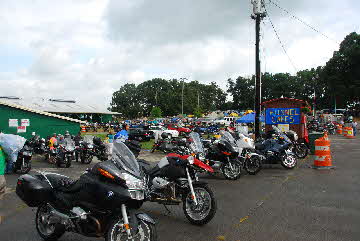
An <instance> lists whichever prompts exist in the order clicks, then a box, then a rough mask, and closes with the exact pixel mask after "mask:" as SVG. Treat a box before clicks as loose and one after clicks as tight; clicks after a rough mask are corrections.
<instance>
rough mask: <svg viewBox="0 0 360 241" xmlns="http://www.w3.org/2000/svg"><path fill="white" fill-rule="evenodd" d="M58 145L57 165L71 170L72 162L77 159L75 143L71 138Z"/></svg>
mask: <svg viewBox="0 0 360 241" xmlns="http://www.w3.org/2000/svg"><path fill="white" fill-rule="evenodd" d="M58 144H59V145H58V151H57V154H56V157H55V164H56V166H58V167H61V166H65V167H67V168H69V167H70V166H71V162H72V160H74V159H75V157H74V156H75V142H74V141H73V140H72V139H71V138H65V139H64V140H63V141H61V142H59V143H58Z"/></svg>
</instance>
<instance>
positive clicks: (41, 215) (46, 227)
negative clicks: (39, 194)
mask: <svg viewBox="0 0 360 241" xmlns="http://www.w3.org/2000/svg"><path fill="white" fill-rule="evenodd" d="M50 218H51V214H50V208H49V207H48V206H47V204H46V203H44V204H43V205H41V206H40V207H38V209H37V211H36V216H35V225H36V230H37V232H38V234H39V235H40V237H41V238H42V239H44V240H45V241H55V240H58V239H59V238H60V237H61V236H62V235H63V234H64V233H65V226H64V225H62V224H60V223H58V224H54V223H50V221H51V220H50Z"/></svg>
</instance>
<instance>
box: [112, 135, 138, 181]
mask: <svg viewBox="0 0 360 241" xmlns="http://www.w3.org/2000/svg"><path fill="white" fill-rule="evenodd" d="M112 161H113V162H114V163H115V164H116V165H117V166H118V167H119V168H120V169H123V170H125V171H126V172H128V173H130V174H132V175H134V176H137V177H139V176H141V175H140V167H139V163H138V161H137V160H136V158H135V156H134V154H133V153H132V152H131V151H130V149H129V148H128V147H127V146H126V145H125V144H124V143H122V142H116V143H114V144H113V151H112Z"/></svg>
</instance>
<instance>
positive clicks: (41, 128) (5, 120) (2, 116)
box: [0, 105, 80, 138]
mask: <svg viewBox="0 0 360 241" xmlns="http://www.w3.org/2000/svg"><path fill="white" fill-rule="evenodd" d="M9 119H17V120H18V125H20V124H21V119H29V121H30V126H28V127H26V132H25V133H17V128H16V127H9ZM79 130H80V124H79V123H76V122H72V121H67V120H62V119H58V118H55V117H49V116H44V115H40V114H36V113H32V112H28V111H24V110H20V109H16V108H12V107H8V106H4V105H0V131H2V132H4V133H6V134H17V135H20V136H23V137H25V138H29V137H31V133H32V132H35V133H36V134H37V135H40V136H41V137H43V138H46V137H47V136H50V135H52V134H53V133H57V134H64V133H65V131H69V132H70V134H72V135H76V134H77V133H78V132H79Z"/></svg>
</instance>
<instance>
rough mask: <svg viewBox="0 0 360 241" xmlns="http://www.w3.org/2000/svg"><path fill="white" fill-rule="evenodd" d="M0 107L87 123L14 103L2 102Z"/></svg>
mask: <svg viewBox="0 0 360 241" xmlns="http://www.w3.org/2000/svg"><path fill="white" fill-rule="evenodd" d="M0 105H5V106H8V107H12V108H16V109H20V110H25V111H29V112H33V113H36V114H40V115H45V116H49V117H54V118H58V119H62V120H67V121H72V122H77V123H80V124H85V123H86V122H85V121H81V120H76V119H73V118H69V117H65V116H61V115H55V114H51V113H48V112H45V111H39V110H35V109H31V108H28V107H25V106H22V105H17V104H13V103H6V102H3V101H0Z"/></svg>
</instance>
